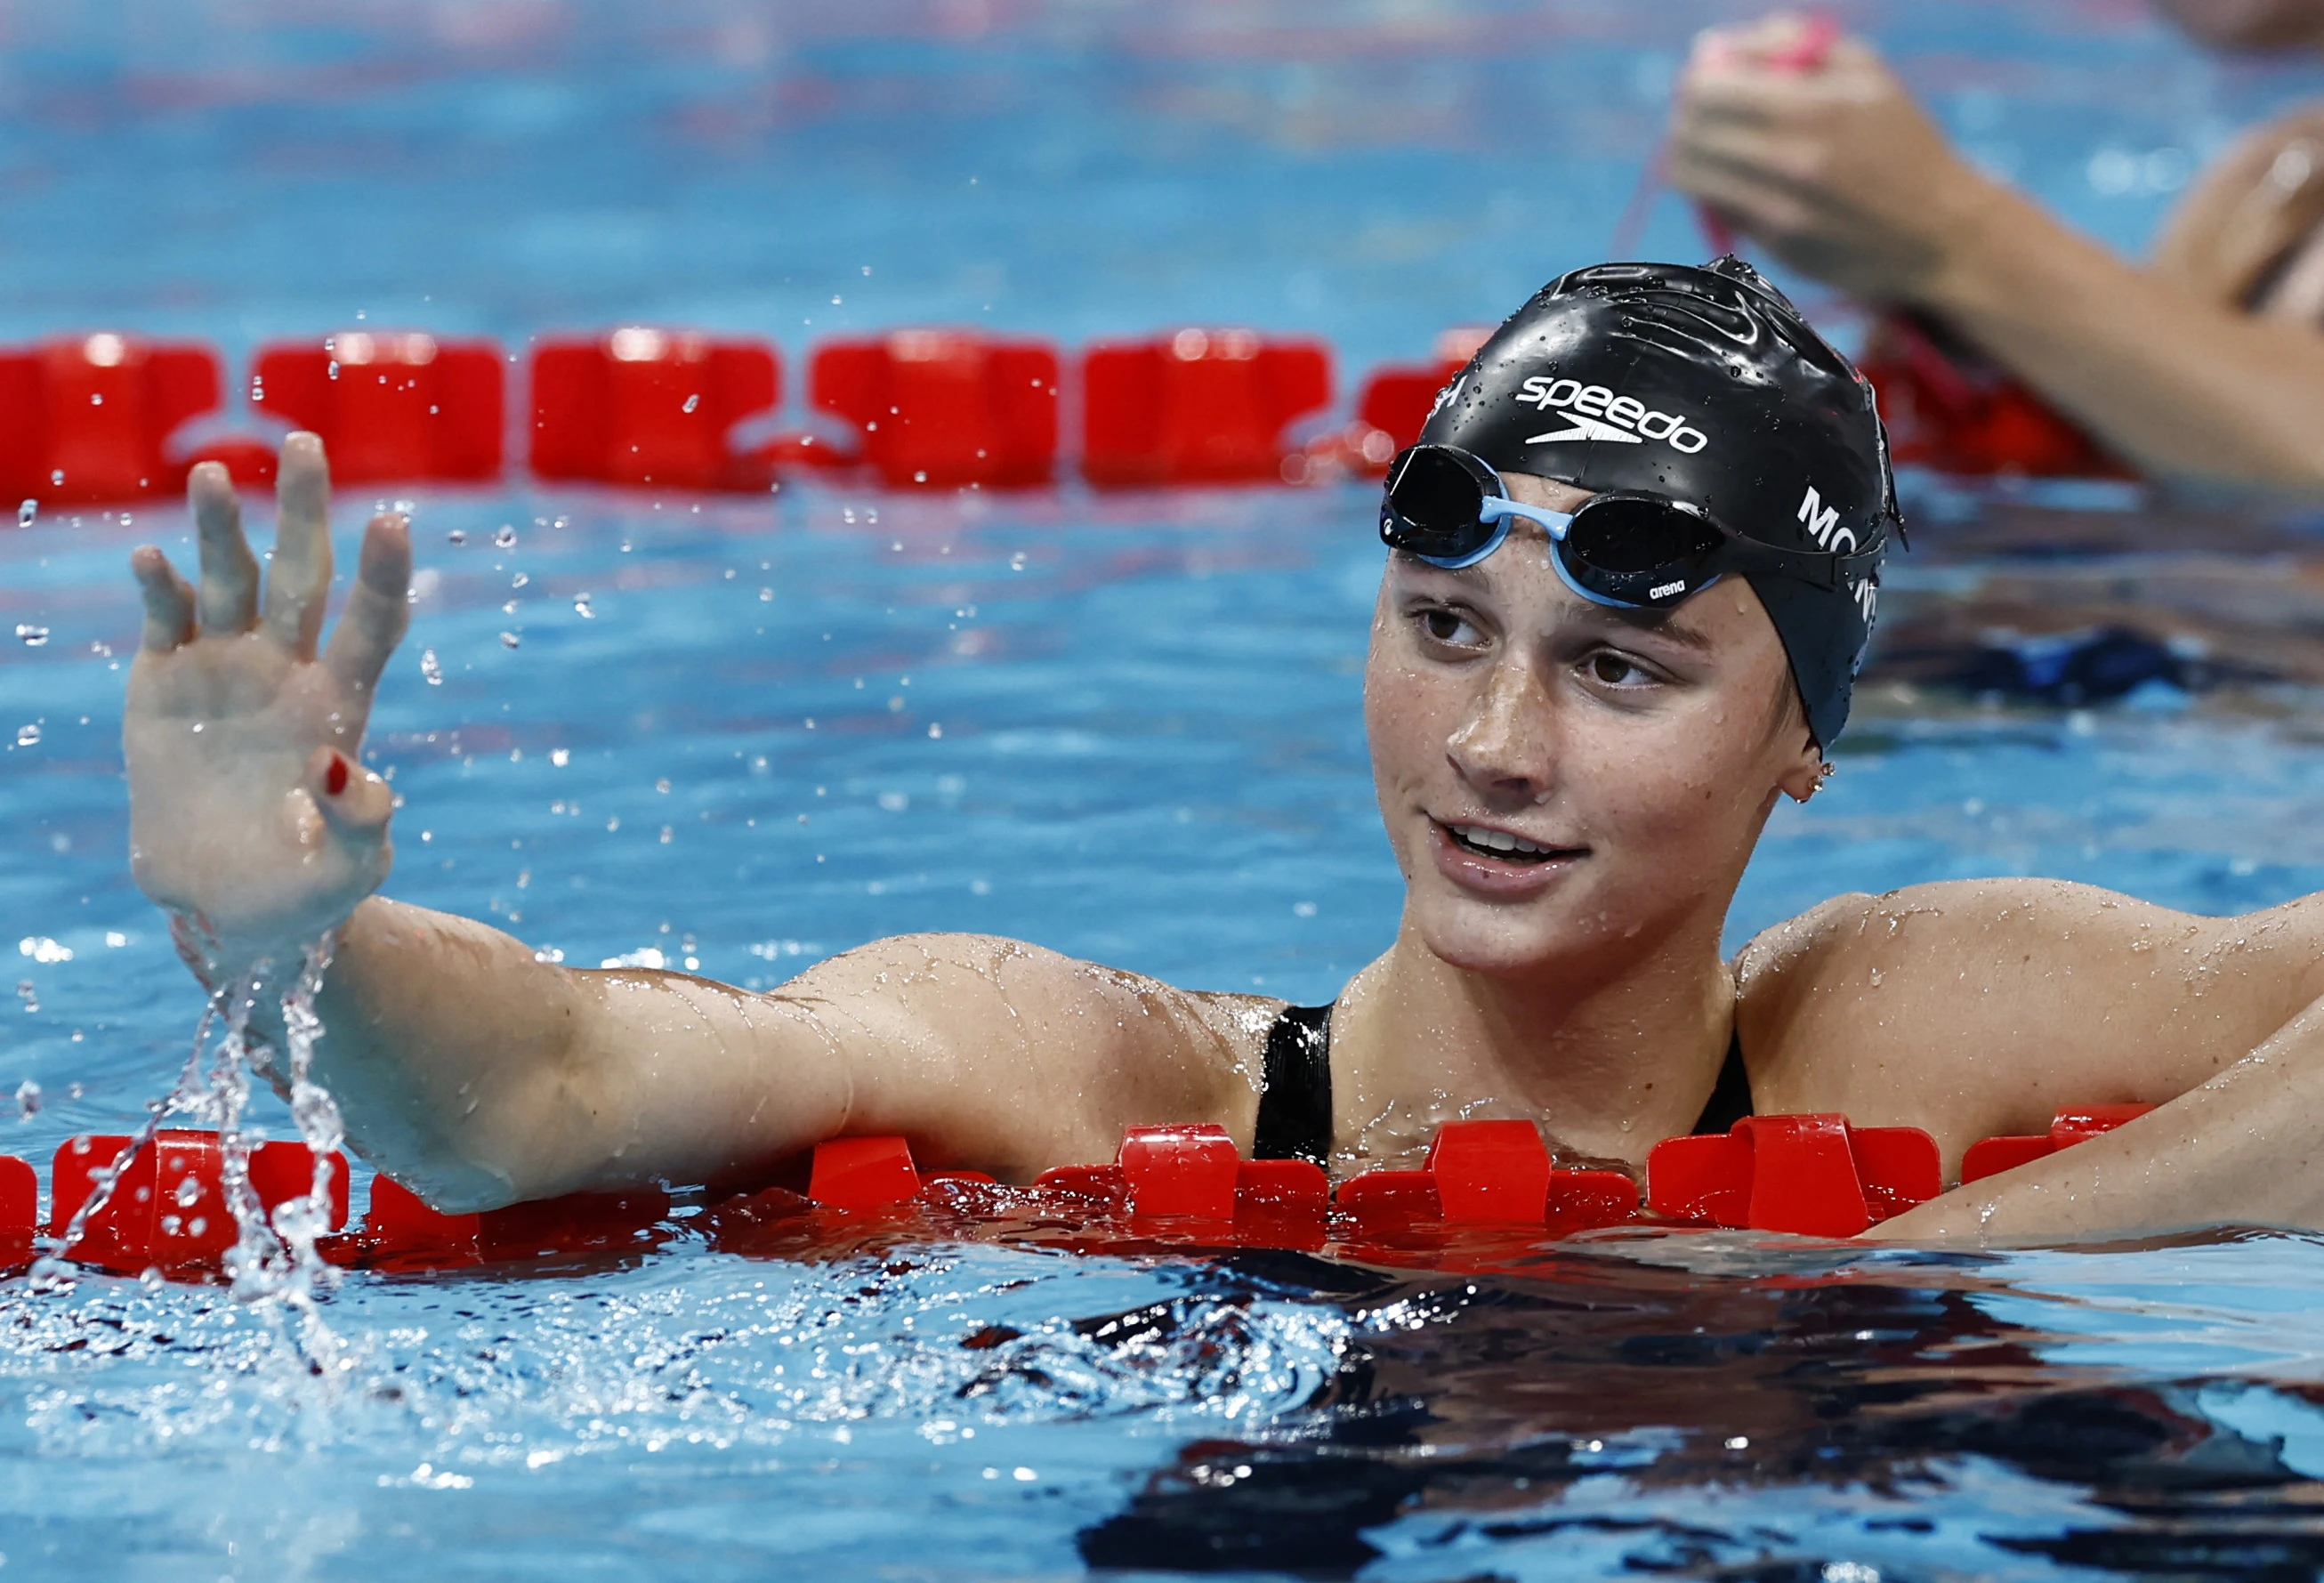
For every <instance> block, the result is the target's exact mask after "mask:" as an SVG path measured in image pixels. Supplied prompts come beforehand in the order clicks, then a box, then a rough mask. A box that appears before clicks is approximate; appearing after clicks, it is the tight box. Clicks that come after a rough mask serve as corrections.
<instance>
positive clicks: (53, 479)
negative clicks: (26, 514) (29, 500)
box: [18, 467, 65, 511]
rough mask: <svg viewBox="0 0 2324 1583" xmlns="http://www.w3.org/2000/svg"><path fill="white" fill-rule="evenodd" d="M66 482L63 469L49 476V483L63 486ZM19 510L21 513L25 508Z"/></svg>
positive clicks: (60, 468)
mask: <svg viewBox="0 0 2324 1583" xmlns="http://www.w3.org/2000/svg"><path fill="white" fill-rule="evenodd" d="M64 481H65V470H64V469H63V468H62V467H59V468H58V469H57V470H56V471H55V472H53V473H51V474H50V475H49V482H50V483H51V484H61V483H63V482H64ZM18 509H19V510H20V511H21V510H22V509H23V508H22V507H19V508H18Z"/></svg>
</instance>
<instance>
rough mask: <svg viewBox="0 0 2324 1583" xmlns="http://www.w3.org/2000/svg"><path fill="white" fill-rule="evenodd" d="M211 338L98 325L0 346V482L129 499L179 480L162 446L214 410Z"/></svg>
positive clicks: (18, 490) (220, 387) (179, 469)
mask: <svg viewBox="0 0 2324 1583" xmlns="http://www.w3.org/2000/svg"><path fill="white" fill-rule="evenodd" d="M222 369H223V365H222V364H221V362H220V360H219V357H218V355H217V353H216V352H215V351H213V350H211V349H210V348H209V347H205V346H200V345H198V344H194V343H188V342H164V341H148V340H144V339H142V338H138V337H136V336H128V335H119V334H115V333H114V332H111V331H104V332H100V333H98V334H95V335H87V336H76V337H71V338H65V339H59V340H52V341H47V342H44V343H42V345H40V346H37V347H24V348H16V349H12V350H8V351H0V492H5V493H6V494H9V495H14V497H16V498H18V499H35V500H41V501H46V502H51V503H53V504H58V505H82V504H88V503H91V502H97V501H108V500H135V499H138V498H140V497H142V496H144V495H170V494H174V493H176V492H178V491H180V490H182V489H183V488H184V487H185V486H186V470H187V467H188V464H187V463H185V462H181V461H176V460H173V459H171V457H170V456H169V455H168V453H167V452H166V450H165V449H164V447H165V444H166V442H167V441H168V440H169V438H170V435H171V433H172V432H173V431H174V430H177V429H178V428H179V427H180V426H181V425H182V424H184V423H185V422H186V421H188V420H189V419H191V418H196V417H198V416H200V415H201V414H203V413H205V412H212V411H215V410H216V409H217V405H218V403H219V400H220V397H221V394H222V393H223V391H224V388H225V384H224V377H223V372H222Z"/></svg>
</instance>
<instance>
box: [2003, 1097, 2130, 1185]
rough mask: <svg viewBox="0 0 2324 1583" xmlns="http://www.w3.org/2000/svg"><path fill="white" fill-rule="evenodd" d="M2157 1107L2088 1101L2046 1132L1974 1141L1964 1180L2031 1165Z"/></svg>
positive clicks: (2067, 1112)
mask: <svg viewBox="0 0 2324 1583" xmlns="http://www.w3.org/2000/svg"><path fill="white" fill-rule="evenodd" d="M2153 1108H2154V1106H2152V1105H2086V1106H2082V1107H2081V1108H2080V1109H2079V1110H2061V1111H2060V1112H2058V1114H2057V1116H2055V1117H2054V1118H2052V1121H2051V1123H2050V1130H2049V1131H2048V1132H2046V1133H2041V1134H2034V1135H2033V1136H2031V1137H2022V1138H2017V1137H2005V1138H1987V1139H1985V1140H1983V1141H1982V1142H1980V1143H1971V1144H1970V1145H1969V1153H1966V1154H1964V1155H1962V1156H1961V1181H1962V1184H1963V1185H1964V1186H1965V1185H1967V1184H1968V1183H1969V1182H1973V1181H1977V1180H1981V1179H1983V1178H1985V1177H1988V1176H1998V1175H1999V1174H2000V1173H2001V1172H2003V1171H2015V1170H2016V1169H2017V1167H2019V1166H2021V1165H2031V1164H2032V1163H2033V1162H2034V1161H2036V1160H2040V1159H2043V1158H2045V1157H2046V1156H2048V1155H2052V1154H2054V1153H2057V1152H2058V1151H2059V1150H2061V1149H2070V1148H2072V1147H2073V1146H2074V1145H2075V1144H2076V1143H2088V1142H2089V1140H2090V1139H2092V1138H2095V1137H2097V1136H2098V1134H2101V1133H2110V1132H2112V1131H2114V1129H2115V1128H2116V1127H2118V1126H2120V1125H2122V1124H2123V1123H2125V1122H2126V1121H2135V1120H2137V1119H2138V1118H2139V1117H2140V1116H2144V1115H2145V1114H2146V1113H2147V1112H2148V1111H2150V1110H2152V1109H2153Z"/></svg>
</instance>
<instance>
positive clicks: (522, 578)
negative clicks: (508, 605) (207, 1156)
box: [509, 572, 532, 588]
mask: <svg viewBox="0 0 2324 1583" xmlns="http://www.w3.org/2000/svg"><path fill="white" fill-rule="evenodd" d="M531 580H532V579H530V577H527V576H526V575H525V574H524V573H523V572H519V573H517V574H516V576H514V577H512V578H511V579H509V587H511V588H522V587H524V585H525V584H527V583H529V582H530V581H531Z"/></svg>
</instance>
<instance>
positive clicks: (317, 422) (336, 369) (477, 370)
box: [222, 330, 507, 484]
mask: <svg viewBox="0 0 2324 1583" xmlns="http://www.w3.org/2000/svg"><path fill="white" fill-rule="evenodd" d="M506 374H507V364H506V360H505V358H504V357H503V354H502V352H501V349H500V347H498V346H496V345H494V344H493V342H491V341H485V340H475V341H449V340H438V338H436V337H434V336H431V335H424V334H421V333H420V332H418V331H403V332H393V331H383V330H347V331H343V332H341V333H340V334H338V335H335V336H332V337H329V338H327V339H325V340H323V341H321V342H319V343H314V342H306V343H300V344H298V345H281V344H277V345H274V346H269V347H261V348H260V349H259V353H258V357H257V361H256V362H255V363H254V365H253V367H252V373H251V380H250V399H251V402H252V403H254V405H256V406H258V407H259V408H261V409H262V410H263V411H264V412H271V413H272V414H274V415H275V416H277V417H280V418H281V419H283V420H284V421H287V422H289V423H291V424H292V425H294V426H295V427H298V428H301V429H311V430H314V431H315V432H316V433H318V434H319V435H321V436H322V437H323V442H324V444H325V445H326V446H327V448H328V449H329V452H330V458H331V476H332V477H333V478H334V479H336V480H337V481H338V482H340V483H343V484H364V483H374V482H380V481H384V480H388V479H396V480H410V481H413V482H419V481H423V480H441V481H454V482H457V481H484V480H489V479H493V478H497V477H500V474H501V457H502V450H503V434H504V431H505V429H506V424H507V416H506V404H505V399H504V396H503V390H504V387H505V385H506V384H507V378H506ZM222 459H226V461H227V465H228V467H232V466H233V460H232V458H222Z"/></svg>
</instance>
